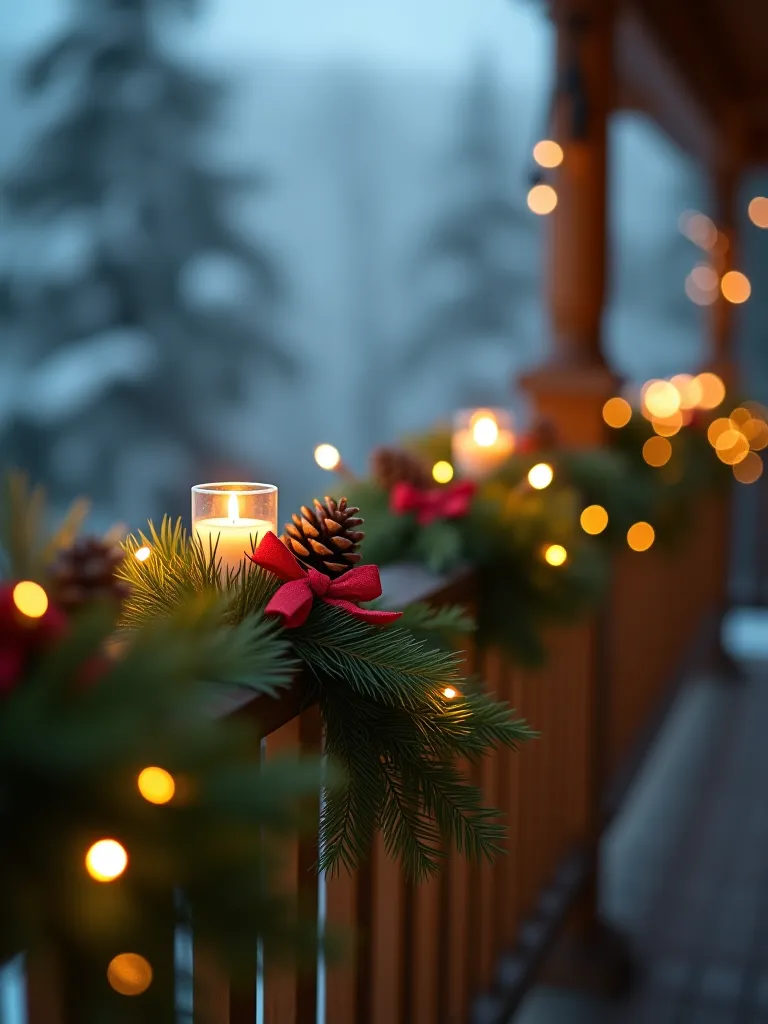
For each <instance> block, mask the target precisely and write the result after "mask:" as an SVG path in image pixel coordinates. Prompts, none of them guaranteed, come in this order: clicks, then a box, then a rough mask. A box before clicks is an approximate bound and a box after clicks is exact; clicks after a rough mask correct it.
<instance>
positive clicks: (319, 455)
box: [315, 444, 341, 470]
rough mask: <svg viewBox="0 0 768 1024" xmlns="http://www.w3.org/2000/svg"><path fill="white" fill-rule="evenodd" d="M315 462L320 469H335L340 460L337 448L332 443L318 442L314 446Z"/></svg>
mask: <svg viewBox="0 0 768 1024" xmlns="http://www.w3.org/2000/svg"><path fill="white" fill-rule="evenodd" d="M315 462H316V463H317V464H318V466H319V467H320V469H327V470H334V469H336V468H337V467H338V465H339V463H340V462H341V455H340V453H339V449H338V448H334V446H333V445H332V444H319V445H318V446H317V448H315Z"/></svg>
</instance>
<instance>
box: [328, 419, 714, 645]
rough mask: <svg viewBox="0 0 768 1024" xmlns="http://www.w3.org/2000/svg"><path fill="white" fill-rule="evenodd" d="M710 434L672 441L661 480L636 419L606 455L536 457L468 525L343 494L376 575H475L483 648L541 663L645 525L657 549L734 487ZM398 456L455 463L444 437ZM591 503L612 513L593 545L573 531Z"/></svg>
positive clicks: (498, 478)
mask: <svg viewBox="0 0 768 1024" xmlns="http://www.w3.org/2000/svg"><path fill="white" fill-rule="evenodd" d="M705 426H706V422H705V421H703V422H700V423H696V424H695V425H692V426H690V427H688V428H685V429H683V430H681V431H680V432H679V434H677V435H676V436H675V437H673V438H671V439H670V440H671V444H672V453H673V454H672V458H671V459H670V461H669V463H668V464H667V465H666V466H663V467H661V468H658V469H657V468H653V467H651V466H649V465H648V464H647V463H646V462H645V461H644V460H643V456H642V450H643V444H644V442H645V441H647V440H648V439H649V438H650V437H653V436H654V431H653V427H652V424H651V423H650V422H649V421H648V420H647V419H645V418H644V417H643V416H641V415H640V414H636V415H634V416H633V417H632V420H631V421H630V423H629V424H628V425H627V427H626V428H624V429H621V430H618V431H614V432H613V436H612V439H611V440H612V444H611V445H610V446H609V447H607V448H604V449H595V450H587V451H560V450H553V451H546V450H543V449H540V450H535V446H534V450H533V451H530V450H529V451H525V450H524V451H522V452H521V453H520V454H515V455H514V456H512V457H511V458H510V459H508V460H507V461H506V462H505V464H504V465H503V466H501V467H500V468H499V470H498V471H497V472H496V473H495V474H494V475H493V476H492V477H491V478H489V479H487V480H485V481H483V482H482V483H481V484H480V485H479V486H478V488H477V491H476V493H475V495H474V498H473V499H472V502H471V504H470V506H469V509H468V511H467V514H466V515H464V516H461V517H456V518H435V519H433V520H432V521H431V522H429V523H427V524H421V523H419V522H418V519H417V516H416V515H414V514H410V513H407V514H401V513H398V512H397V511H395V510H393V507H392V501H391V493H390V491H388V490H387V489H385V487H383V486H382V485H381V484H380V483H379V482H378V481H377V480H376V479H368V480H363V481H356V482H355V483H353V484H352V485H349V484H347V490H348V491H349V492H350V500H352V501H354V503H355V504H358V505H361V506H363V507H364V508H365V509H366V529H367V541H366V545H365V552H364V553H365V556H366V558H367V559H368V560H369V561H371V562H374V563H376V564H379V565H387V564H389V563H391V562H396V561H415V562H418V563H421V564H423V565H425V566H426V567H427V568H429V569H431V570H432V571H434V572H438V573H440V572H446V571H450V570H452V569H454V568H456V567H457V566H460V565H466V566H468V567H471V568H472V569H473V570H474V571H475V572H476V574H477V576H478V587H477V592H478V608H477V613H478V637H479V640H480V642H481V644H483V645H493V644H499V645H501V646H504V647H506V648H507V649H508V650H510V651H511V653H512V655H513V656H514V657H516V658H517V659H518V660H521V661H523V662H525V663H528V664H537V663H540V662H541V661H542V660H543V657H544V644H543V638H542V628H543V626H545V625H546V624H547V623H557V622H568V621H573V620H574V619H575V618H577V617H578V616H579V615H581V614H583V613H584V612H586V611H588V610H589V609H590V608H591V607H594V606H595V605H596V603H597V602H598V601H599V600H600V598H601V597H602V596H603V595H604V594H605V592H606V587H607V583H608V579H609V555H610V552H611V551H612V550H613V549H614V548H615V547H616V546H617V545H625V544H626V535H627V530H628V529H629V527H630V526H631V525H632V524H633V523H636V522H639V521H647V522H650V523H651V524H652V525H653V527H654V529H655V531H656V537H657V541H658V542H659V543H660V544H661V545H666V546H672V545H674V544H675V543H676V542H677V541H678V539H679V537H680V535H681V533H683V532H684V531H685V530H686V529H687V526H688V523H689V521H690V516H691V515H692V514H694V513H695V506H696V503H697V501H698V500H699V499H700V498H701V496H702V495H703V494H705V493H708V492H711V491H716V490H718V489H722V488H723V487H724V486H727V484H728V481H729V480H730V479H732V474H731V472H730V468H729V467H728V466H725V465H723V463H721V462H720V461H718V459H717V458H715V457H714V456H713V453H712V449H711V446H710V445H709V443H708V441H707V437H706V430H705V429H703V428H704V427H705ZM522 447H523V449H525V448H527V447H528V446H527V445H525V444H524V445H523V446H522ZM405 448H406V450H407V451H411V452H413V453H414V454H416V455H418V456H420V457H421V458H422V459H423V460H424V462H425V464H426V465H428V466H431V465H433V464H434V463H436V462H438V461H448V462H450V461H451V434H450V430H449V429H448V428H447V427H445V428H437V429H435V430H432V431H430V432H428V433H427V434H425V435H423V436H420V437H411V438H408V439H407V440H406V442H405ZM539 462H548V463H549V464H551V465H552V467H553V469H554V474H555V475H554V482H553V483H552V484H551V485H550V486H549V487H547V488H546V489H545V490H540V491H536V490H534V489H532V488H531V487H530V486H528V485H527V482H526V477H527V474H528V471H529V470H530V469H531V467H532V466H533V465H534V464H536V463H539ZM593 504H594V505H601V506H602V507H603V508H605V509H606V511H607V513H608V527H607V529H606V530H605V531H604V533H602V534H600V535H599V536H597V537H591V536H588V535H587V534H585V533H584V531H583V530H582V529H581V526H580V522H579V517H580V514H581V511H582V510H583V509H584V508H585V507H587V506H589V505H593ZM551 544H560V545H562V546H563V547H564V548H565V549H566V551H567V553H568V558H567V561H566V562H565V564H564V565H560V566H550V565H548V564H547V562H546V560H545V558H544V552H545V551H546V548H547V547H548V546H549V545H551Z"/></svg>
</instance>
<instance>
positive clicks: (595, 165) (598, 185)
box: [521, 0, 616, 447]
mask: <svg viewBox="0 0 768 1024" xmlns="http://www.w3.org/2000/svg"><path fill="white" fill-rule="evenodd" d="M613 7H614V4H613V0H555V2H554V3H553V17H554V21H555V27H556V31H557V73H558V81H557V90H556V98H555V103H554V138H555V139H556V141H557V142H559V143H560V145H561V146H562V148H563V152H564V159H563V162H562V164H561V165H560V167H559V168H558V169H557V171H556V172H555V174H554V176H553V181H552V183H553V185H554V186H555V188H556V190H557V195H558V203H557V207H556V208H555V210H554V212H553V213H552V214H551V216H550V228H551V232H550V238H549V247H548V258H547V266H546V269H545V275H546V281H547V293H548V301H549V313H550V326H551V331H552V342H553V352H552V355H551V358H550V360H549V361H548V362H547V363H545V364H544V365H543V366H542V367H540V368H538V369H536V370H534V371H533V372H532V373H529V374H527V375H526V376H525V377H523V378H522V380H521V384H522V386H523V388H524V389H525V390H526V392H527V393H528V394H529V395H530V396H531V398H532V399H533V402H534V404H535V406H536V409H537V412H538V413H539V414H540V415H541V416H542V417H544V418H545V419H547V420H549V421H550V422H552V423H553V425H554V426H555V428H556V429H557V431H558V433H559V435H560V437H561V438H562V439H563V442H564V443H566V444H568V445H569V446H572V447H587V446H591V445H596V444H600V443H601V442H602V440H603V431H604V425H603V422H602V417H601V410H602V406H603V404H604V402H605V401H606V399H607V398H609V397H610V396H611V394H612V393H614V390H615V387H616V380H615V378H614V376H613V374H612V373H611V372H610V371H609V369H608V367H607V366H606V364H605V360H604V358H603V354H602V316H603V308H604V305H605V294H606V289H607V276H608V269H607V268H608V231H607V187H606V186H607V177H608V166H607V151H608V146H607V120H608V114H609V112H610V109H611V106H612V103H613V94H614V73H613V28H614V11H613Z"/></svg>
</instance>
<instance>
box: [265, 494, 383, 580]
mask: <svg viewBox="0 0 768 1024" xmlns="http://www.w3.org/2000/svg"><path fill="white" fill-rule="evenodd" d="M314 506H315V507H314V509H311V508H308V507H307V506H306V505H303V506H302V508H301V514H300V515H294V516H293V522H292V523H286V525H285V530H286V532H285V533H284V534H283V536H282V537H281V540H282V542H283V544H285V546H286V547H287V548H288V549H289V550H290V551H292V552H293V554H294V555H295V556H296V557H297V558H298V559H299V561H300V562H302V563H303V564H304V565H305V566H308V567H312V568H313V569H318V570H319V571H320V572H322V573H325V575H326V576H331V577H336V576H341V575H342V573H345V572H346V571H347V569H351V568H352V566H353V565H355V564H356V563H357V562H359V561H360V559H361V558H362V556H361V555H360V554H358V552H357V548H358V545H359V544H360V541H361V540H362V539H363V537H364V536H365V534H364V533H361V531H360V530H358V529H357V527H358V526H360V524H361V523H362V522H363V520H362V519H360V518H359V517H358V516H357V513H358V512H359V511H360V509H359V508H349V507H348V506H347V499H346V498H342V499H341V500H340V501H339V502H338V504H337V503H336V502H335V501H334V500H333V498H326V499H325V503H324V504H323V503H322V502H320V501H318V500H317V498H315V500H314Z"/></svg>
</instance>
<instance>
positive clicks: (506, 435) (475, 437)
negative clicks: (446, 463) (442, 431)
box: [452, 409, 515, 480]
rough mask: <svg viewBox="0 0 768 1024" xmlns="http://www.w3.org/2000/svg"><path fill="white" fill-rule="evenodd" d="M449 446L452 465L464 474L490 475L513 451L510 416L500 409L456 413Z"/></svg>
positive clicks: (471, 476)
mask: <svg viewBox="0 0 768 1024" xmlns="http://www.w3.org/2000/svg"><path fill="white" fill-rule="evenodd" d="M452 449H453V462H454V465H455V466H456V467H457V469H458V470H459V471H460V472H461V473H462V474H463V475H464V476H468V477H470V478H472V479H474V480H482V479H483V478H484V477H487V476H490V475H491V474H492V473H494V472H495V471H496V470H497V469H499V468H500V467H501V466H502V465H503V463H504V462H506V460H507V459H508V458H509V457H510V455H511V454H512V453H513V452H514V450H515V435H514V433H513V432H512V417H511V416H510V415H509V413H507V412H504V411H503V410H500V409H477V410H475V411H472V412H461V413H458V414H457V417H456V426H455V429H454V431H453V439H452Z"/></svg>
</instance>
